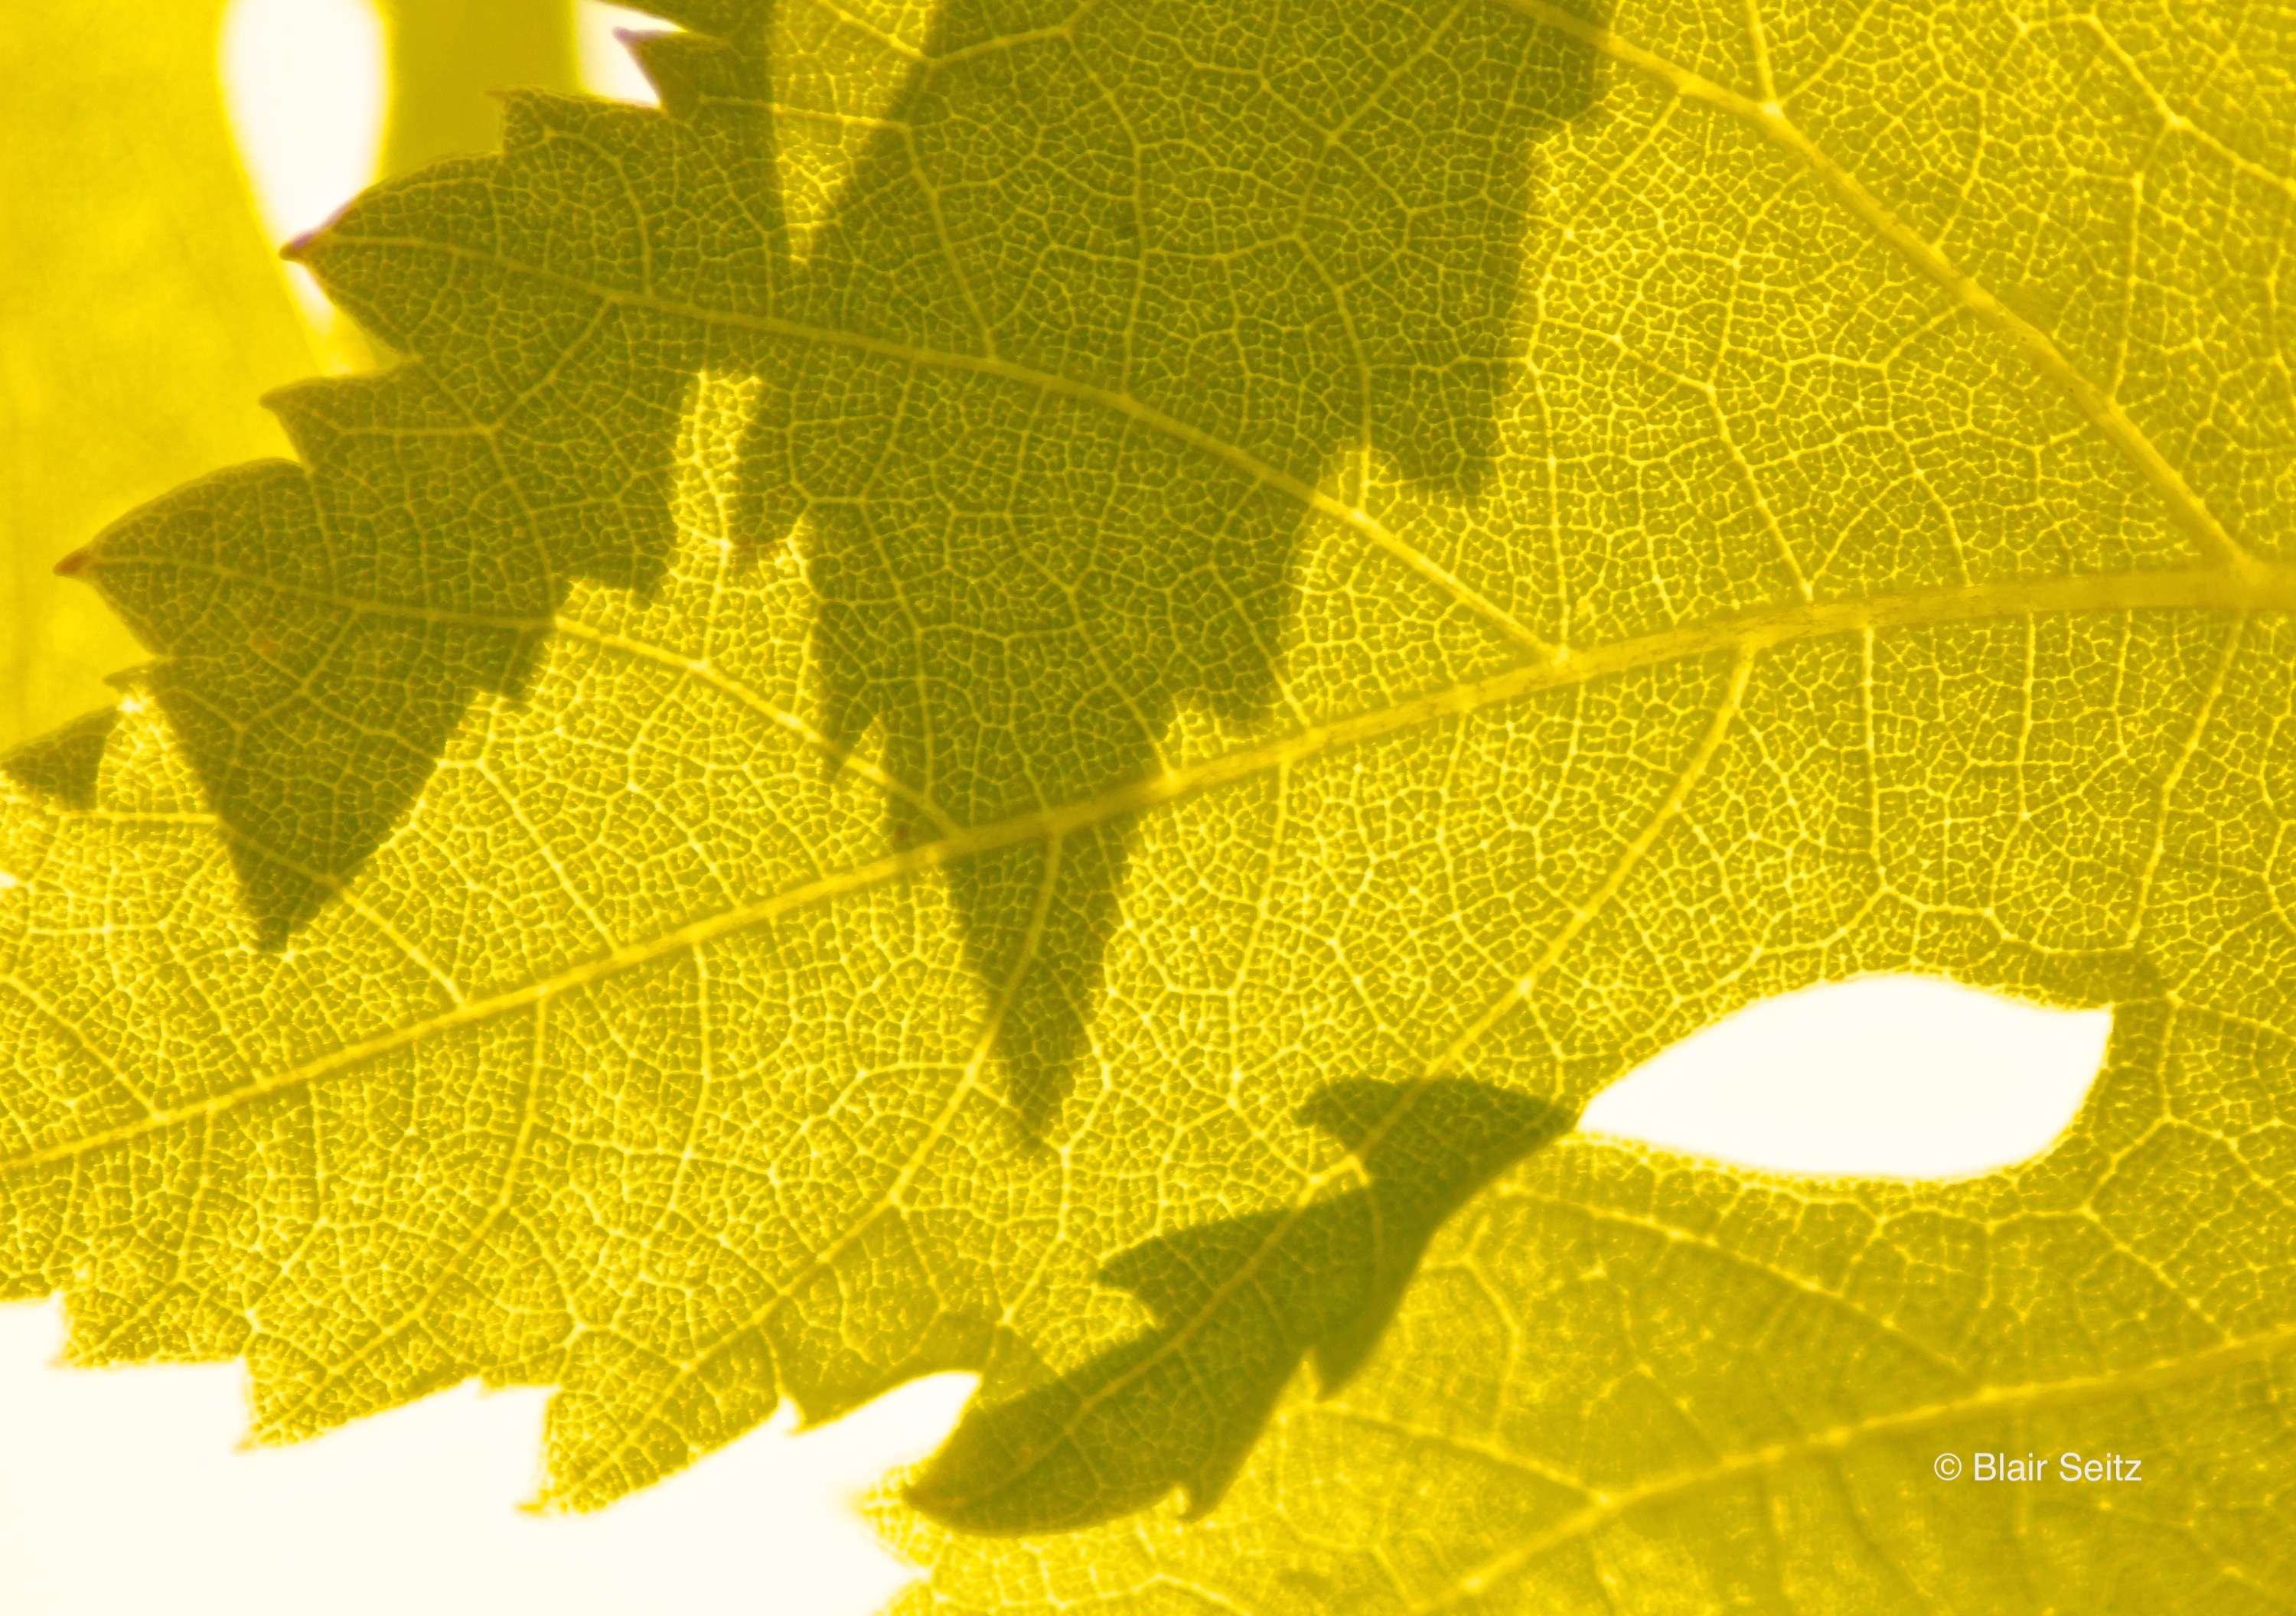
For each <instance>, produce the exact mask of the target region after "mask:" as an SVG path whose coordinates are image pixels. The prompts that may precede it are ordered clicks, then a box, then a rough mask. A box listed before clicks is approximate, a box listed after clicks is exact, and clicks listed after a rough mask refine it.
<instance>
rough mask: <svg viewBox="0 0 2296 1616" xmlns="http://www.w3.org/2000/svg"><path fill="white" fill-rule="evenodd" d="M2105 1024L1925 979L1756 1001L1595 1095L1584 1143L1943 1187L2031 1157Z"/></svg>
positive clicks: (2047, 1136)
mask: <svg viewBox="0 0 2296 1616" xmlns="http://www.w3.org/2000/svg"><path fill="white" fill-rule="evenodd" d="M2111 1032H2112V1012H2111V1011H2110V1010H2050V1009H2043V1008H2039V1007H2038V1006H2035V1005H2029V1004H2021V1003H2018V1002H2017V1001H2015V1000H2008V999H2004V998H2002V997H2000V996H1999V995H1997V994H1994V993H1988V992H1980V990H1978V989H1975V988H1967V987H1962V986H1959V985H1958V984H1956V983H1949V982H1940V981H1938V980H1936V979H1935V978H1932V977H1927V976H1868V977H1863V978H1860V979H1857V980H1856V981H1852V982H1837V983H1826V984H1825V985H1823V986H1820V987H1814V988H1808V989H1805V990H1803V991H1802V992H1798V993H1789V994H1785V995H1784V996H1782V997H1780V998H1776V999H1768V1000H1762V1001H1761V1002H1760V1003H1759V1004H1753V1005H1749V1006H1747V1007H1746V1008H1744V1009H1743V1010H1740V1011H1738V1012H1737V1013H1736V1014H1735V1015H1733V1016H1726V1017H1725V1018H1723V1019H1722V1020H1721V1021H1718V1022H1717V1023H1715V1024H1713V1025H1712V1026H1710V1027H1706V1028H1702V1030H1700V1031H1699V1032H1694V1033H1693V1034H1692V1035H1691V1036H1690V1037H1688V1038H1685V1039H1684V1040H1683V1041H1681V1042H1680V1043H1677V1044H1676V1045H1674V1046H1672V1047H1671V1048H1669V1049H1666V1050H1664V1051H1662V1052H1661V1053H1660V1054H1659V1055H1657V1056H1655V1057H1652V1059H1650V1060H1648V1061H1645V1062H1644V1063H1643V1065H1640V1066H1638V1067H1636V1069H1635V1070H1634V1071H1632V1072H1630V1073H1628V1074H1627V1075H1626V1076H1625V1077H1623V1078H1621V1079H1620V1080H1619V1081H1617V1082H1615V1083H1613V1084H1611V1086H1610V1087H1609V1088H1608V1089H1605V1090H1603V1092H1602V1093H1600V1094H1598V1095H1596V1096H1595V1100H1594V1103H1593V1104H1592V1105H1590V1106H1587V1111H1586V1114H1585V1115H1584V1116H1582V1117H1581V1118H1580V1119H1579V1129H1580V1130H1582V1131H1584V1132H1587V1133H1605V1134H1613V1135H1618V1136H1621V1137H1624V1138H1627V1139H1641V1140H1644V1141H1646V1142H1647V1143H1650V1144H1652V1145H1659V1146H1663V1147H1666V1148H1668V1149H1669V1150H1681V1151H1687V1152H1691V1153H1693V1154H1696V1155H1708V1156H1716V1157H1719V1158H1721V1159H1722V1160H1724V1161H1728V1162H1735V1163H1739V1164H1741V1165H1743V1166H1748V1167H1766V1168H1771V1169H1775V1170H1777V1171H1785V1172H1804V1173H1854V1174H1862V1175H1869V1176H1881V1177H1889V1178H1903V1179H1941V1178H1955V1177H1959V1176H1962V1175H1964V1174H1967V1173H1977V1172H1985V1171H1990V1170H1992V1169H1994V1168H1997V1167H2005V1166H2008V1165H2009V1164H2011V1163H2015V1162H2021V1161H2024V1160H2025V1159H2027V1158H2028V1157H2030V1156H2033V1155H2038V1154H2039V1153H2040V1152H2041V1151H2043V1150H2045V1149H2046V1148H2047V1147H2048V1146H2049V1144H2050V1142H2051V1141H2052V1140H2054V1139H2055V1138H2056V1137H2057V1136H2058V1135H2059V1134H2060V1133H2062V1132H2063V1131H2064V1130H2065V1127H2066V1125H2067V1124H2068V1123H2070V1122H2071V1121H2072V1119H2073V1116H2074V1114H2075V1113H2077V1112H2078V1111H2079V1109H2080V1106H2081V1102H2082V1100H2083V1099H2085V1098H2087V1094H2088V1090H2089V1085H2090V1083H2092V1082H2093V1081H2095V1077H2096V1072H2097V1066H2098V1064H2099V1063H2100V1062H2101V1061H2102V1060H2103V1056H2104V1045H2105V1040H2106V1038H2107V1037H2108V1036H2109V1035H2110V1033H2111Z"/></svg>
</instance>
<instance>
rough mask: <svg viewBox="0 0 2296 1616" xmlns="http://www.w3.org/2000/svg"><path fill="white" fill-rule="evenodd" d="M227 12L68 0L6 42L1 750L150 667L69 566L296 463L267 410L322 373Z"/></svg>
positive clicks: (32, 11) (0, 231)
mask: <svg viewBox="0 0 2296 1616" xmlns="http://www.w3.org/2000/svg"><path fill="white" fill-rule="evenodd" d="M223 9H224V0H175V3H171V4H166V5H160V6H132V5H119V4H93V3H91V0H62V3H60V4H53V5H48V4H41V5H29V6H23V7H19V8H16V10H15V12H12V14H11V16H10V17H9V19H8V26H7V28H6V29H5V30H4V37H0V76H4V82H5V83H6V84H7V86H8V90H7V94H6V95H5V97H4V98H0V243H4V246H0V444H4V445H5V449H4V454H0V749H5V748H7V747H13V746H15V745H16V744H17V743H18V742H20V741H23V740H25V739H29V738H30V737H33V736H36V735H38V734H40V733H42V732H43V731H45V730H50V729H52V728H53V727H54V726H56V725H58V724H61V723H62V722H65V721H66V720H68V719H73V718H77V717H78V716H79V715H81V714H85V713H87V712H89V711H90V710H91V709H99V708H104V707H109V706H111V703H112V702H114V701H116V700H117V699H118V698H119V697H118V692H117V691H114V690H111V689H109V688H108V687H106V685H105V684H104V683H103V680H104V677H105V675H107V674H110V673H115V672H118V671H119V669H121V668H123V667H126V666H127V665H129V664H131V663H133V662H135V661H137V660H139V659H140V654H139V652H138V651H137V649H136V647H135V641H133V640H132V639H131V638H130V637H129V635H128V634H127V631H126V630H125V629H124V628H122V627H121V626H120V624H119V619H118V618H117V617H115V616H112V615H111V613H109V612H107V611H105V610H104V609H103V607H102V603H101V602H99V601H98V600H96V598H95V597H94V595H92V594H90V593H89V592H87V591H86V589H84V588H81V587H79V586H77V585H74V584H70V583H67V582H66V581H65V580H63V579H61V578H58V577H56V576H54V575H53V568H54V567H55V564H56V563H57V562H58V561H60V560H61V559H63V558H64V557H65V556H66V555H67V554H69V553H70V551H72V550H73V549H74V548H76V547H77V546H78V545H79V544H81V543H86V540H87V538H88V536H89V535H91V534H92V533H94V530H95V529H96V527H97V526H100V525H101V524H102V523H104V522H107V521H110V520H111V518H114V517H117V516H119V515H120V514H121V513H122V512H124V511H126V510H127V509H128V508H129V507H130V506H132V505H135V503H137V502H140V501H143V500H147V499H150V498H151V497H152V495H154V494H160V493H163V492H165V491H166V490H167V488H168V486H171V485H172V484H175V483H178V482H181V481H182V480H183V479H184V478H185V477H193V476H196V475H197V474H198V473H200V472H201V471H204V470H207V469H210V468H212V467H213V466H215V465H216V464H217V462H218V461H229V460H236V459H239V458H241V457H242V456H246V455H250V454H262V453H278V452H279V451H280V450H281V449H282V448H283V447H284V444H283V440H282V439H281V437H280V436H279V429H278V428H277V426H276V425H275V424H274V423H273V421H272V420H271V419H270V418H269V417H268V416H266V414H264V412H263V411H262V410H261V409H260V408H258V406H257V404H256V402H255V401H256V396H257V395H258V394H259V393H260V392H262V391H263V390H264V389H265V388H271V387H275V386H277V385H278V384H279V383H281V382H283V381H288V380H292V379H294V378H295V377H298V376H301V375H305V374H307V373H308V372H309V371H311V370H312V369H313V368H314V363H315V362H314V358H313V354H312V349H311V345H310V342H309V339H307V336H306V335H305V332H304V329H303V322H302V321H301V320H300V318H299V317H298V315H297V314H296V313H295V308H294V305H293V302H292V300H291V298H290V297H289V296H288V290H287V284H286V282H285V280H284V279H283V277H282V276H281V274H280V273H279V265H278V264H277V262H276V261H275V258H274V257H273V255H272V251H271V249H270V247H269V246H268V245H266V242H265V241H264V240H263V233H262V229H261V226H260V225H259V224H258V223H257V221H256V217H255V207H254V199H253V197H252V195H251V194H250V192H249V190H248V185H247V180H246V178H245V176H244V175H243V174H242V171H241V168H240V163H239V157H238V153H237V152H236V151H234V148H233V144H232V136H231V130H230V128H229V127H228V125H227V124H226V122H225V115H224V104H223V86H222V83H221V80H220V79H219V78H218V77H217V71H216V32H217V24H218V21H219V20H220V18H221V15H222V12H223ZM16 13H21V14H16ZM94 722H101V721H94Z"/></svg>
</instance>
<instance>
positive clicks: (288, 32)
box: [222, 0, 388, 332]
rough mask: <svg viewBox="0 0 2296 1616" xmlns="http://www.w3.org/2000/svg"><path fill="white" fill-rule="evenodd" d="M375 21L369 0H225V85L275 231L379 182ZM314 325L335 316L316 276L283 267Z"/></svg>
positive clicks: (299, 227) (267, 224)
mask: <svg viewBox="0 0 2296 1616" xmlns="http://www.w3.org/2000/svg"><path fill="white" fill-rule="evenodd" d="M222 69H223V87H224V99H225V104H226V105H227V106H228V107H229V108H230V109H231V122H232V129H233V132H234V134H236V135H238V137H239V151H240V157H241V159H242V161H244V162H245V163H246V165H247V171H248V175H249V177H250V180H252V181H253V183H254V186H255V205H256V209H257V211H258V212H259V213H260V214H261V215H262V216H263V226H264V229H265V230H266V231H267V232H268V233H270V235H271V237H272V239H273V240H274V241H281V242H284V241H291V240H293V239H294V238H295V237H297V236H299V235H304V234H307V233H309V232H311V231H314V230H316V229H317V228H318V227H319V226H320V225H322V224H325V223H326V222H327V221H328V220H329V219H331V218H332V217H333V216H335V214H336V213H337V212H339V211H340V209H341V208H342V207H343V204H345V203H346V202H348V201H349V200H351V199H352V198H353V197H355V196H357V194H358V193H359V192H361V191H362V190H364V189H365V187H366V186H367V185H369V184H372V183H373V180H374V175H375V165H376V163H377V161H378V160H379V159H380V156H381V151H382V118H383V100H384V91H385V85H384V78H385V76H386V73H387V71H388V69H387V66H386V60H385V57H384V46H383V37H382V19H381V17H380V16H378V15H377V14H376V12H375V9H374V7H373V5H372V4H368V3H367V0H232V5H231V9H230V10H229V11H228V12H226V13H225V16H224V23H223V52H222ZM282 267H283V268H284V269H285V270H286V272H287V277H288V280H289V282H291V284H292V285H293V286H294V288H295V298H296V301H297V302H298V303H299V304H300V305H301V306H302V309H303V314H304V316H305V318H307V320H309V321H310V322H311V325H312V328H313V329H314V330H315V331H322V332H324V331H326V330H327V329H328V328H329V327H330V326H332V324H333V322H334V317H335V316H334V310H333V308H332V306H330V305H329V304H328V302H327V299H326V295H325V294H324V293H323V292H322V291H320V290H319V283H318V282H316V281H315V280H313V279H312V278H311V275H310V272H309V271H307V270H306V269H304V268H303V267H302V266H301V265H282Z"/></svg>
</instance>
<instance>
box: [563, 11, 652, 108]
mask: <svg viewBox="0 0 2296 1616" xmlns="http://www.w3.org/2000/svg"><path fill="white" fill-rule="evenodd" d="M574 26H575V29H576V30H577V32H576V35H575V38H576V42H577V44H578V46H579V49H580V55H579V57H578V61H579V64H580V69H581V74H582V87H583V88H584V89H586V90H587V91H589V92H590V93H591V94H593V95H604V96H608V97H611V99H613V100H615V101H635V102H644V103H645V104H647V105H649V106H654V105H659V104H660V101H661V98H660V96H659V95H656V94H654V92H653V86H652V85H651V84H648V83H647V82H646V76H645V75H644V73H642V72H640V71H639V70H638V64H637V59H636V58H635V57H634V56H632V55H631V54H630V53H629V48H628V47H627V45H623V43H622V42H621V40H620V39H619V38H618V37H616V35H615V30H616V29H630V30H632V31H633V32H635V33H640V34H665V33H671V32H675V31H676V29H675V27H674V25H673V24H670V23H668V22H664V21H663V20H661V19H660V18H659V17H649V16H647V15H646V14H645V12H638V11H632V10H631V9H630V8H629V7H628V6H627V5H603V4H599V0H578V4H577V6H576V8H575V13H574Z"/></svg>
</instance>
